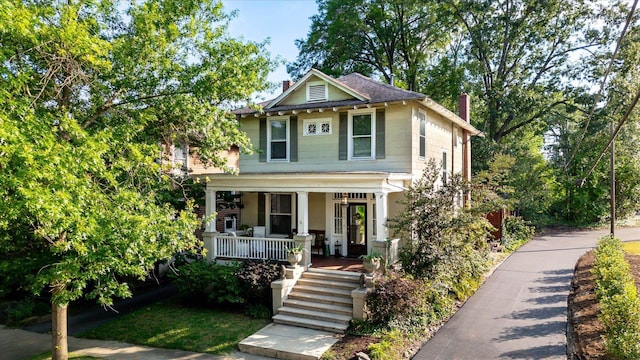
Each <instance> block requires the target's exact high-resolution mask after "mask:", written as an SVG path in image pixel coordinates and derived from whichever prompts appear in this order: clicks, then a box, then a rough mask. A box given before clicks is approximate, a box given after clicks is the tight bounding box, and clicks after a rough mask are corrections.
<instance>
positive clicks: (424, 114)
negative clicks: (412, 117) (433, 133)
mask: <svg viewBox="0 0 640 360" xmlns="http://www.w3.org/2000/svg"><path fill="white" fill-rule="evenodd" d="M420 115H423V116H424V134H422V126H421V124H420V122H421V121H423V120H422V119H420ZM422 139H424V154H421V153H420V150H421V148H420V145H421V142H422ZM418 158H419V159H421V160H426V159H427V112H426V111H423V110H418Z"/></svg>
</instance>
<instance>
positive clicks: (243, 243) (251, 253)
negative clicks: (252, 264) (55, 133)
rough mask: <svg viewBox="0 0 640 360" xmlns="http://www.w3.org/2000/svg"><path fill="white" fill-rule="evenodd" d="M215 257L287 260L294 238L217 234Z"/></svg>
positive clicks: (214, 241) (214, 240)
mask: <svg viewBox="0 0 640 360" xmlns="http://www.w3.org/2000/svg"><path fill="white" fill-rule="evenodd" d="M213 244H214V245H215V246H213V258H214V259H215V258H229V259H262V260H278V261H286V260H287V251H286V249H287V248H292V247H293V246H294V241H293V239H274V238H256V237H247V236H229V235H217V236H215V237H214V238H213Z"/></svg>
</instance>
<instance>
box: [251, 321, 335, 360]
mask: <svg viewBox="0 0 640 360" xmlns="http://www.w3.org/2000/svg"><path fill="white" fill-rule="evenodd" d="M338 339H339V336H338V335H336V334H335V332H326V331H319V330H314V329H305V328H300V327H297V326H295V327H294V326H288V325H282V324H275V323H271V324H269V325H267V326H265V327H264V328H262V329H260V330H259V331H258V332H257V333H255V334H253V335H251V336H249V337H248V338H246V339H244V340H242V341H241V342H240V343H239V344H238V347H239V348H240V351H242V352H243V353H247V354H254V355H259V356H264V357H270V358H277V359H291V360H317V359H320V358H321V357H322V354H323V353H324V352H326V351H327V350H328V349H329V348H330V347H331V346H332V345H333V344H335V343H336V342H337V341H338Z"/></svg>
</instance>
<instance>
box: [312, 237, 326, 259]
mask: <svg viewBox="0 0 640 360" xmlns="http://www.w3.org/2000/svg"><path fill="white" fill-rule="evenodd" d="M314 235H315V237H314V241H313V243H312V244H311V253H312V254H313V251H314V250H316V251H318V255H324V234H317V235H316V234H314Z"/></svg>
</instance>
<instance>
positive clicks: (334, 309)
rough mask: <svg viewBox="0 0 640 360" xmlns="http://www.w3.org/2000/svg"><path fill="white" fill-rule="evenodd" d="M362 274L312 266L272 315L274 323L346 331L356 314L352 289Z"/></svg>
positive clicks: (358, 283)
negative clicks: (354, 313) (354, 312)
mask: <svg viewBox="0 0 640 360" xmlns="http://www.w3.org/2000/svg"><path fill="white" fill-rule="evenodd" d="M360 275H361V274H360V273H355V272H348V271H337V270H322V269H314V268H309V270H307V271H305V272H304V273H302V276H301V277H300V279H298V281H297V283H296V285H295V286H294V287H293V290H292V291H291V293H290V294H289V296H288V297H287V299H286V300H285V301H284V303H283V306H282V307H280V308H278V313H277V314H276V315H274V316H273V322H274V323H276V324H284V325H290V326H298V327H304V328H310V329H317V330H323V331H329V332H333V333H340V334H342V333H344V332H345V331H346V330H347V327H349V322H350V321H351V319H352V316H353V300H352V298H351V291H352V290H354V289H356V288H358V287H359V285H360Z"/></svg>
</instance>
